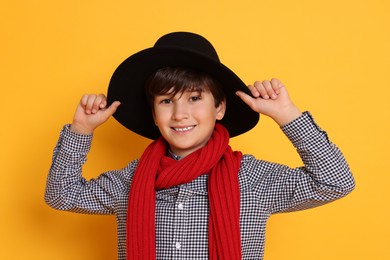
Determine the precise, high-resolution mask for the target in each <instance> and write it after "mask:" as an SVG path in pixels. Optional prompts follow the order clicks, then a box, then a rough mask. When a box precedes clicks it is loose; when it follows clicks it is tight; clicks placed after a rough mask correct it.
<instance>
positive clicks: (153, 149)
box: [127, 124, 242, 260]
mask: <svg viewBox="0 0 390 260" xmlns="http://www.w3.org/2000/svg"><path fill="white" fill-rule="evenodd" d="M167 148H168V146H167V143H166V141H165V140H164V139H163V138H162V137H160V138H159V139H157V140H155V141H154V142H152V143H151V144H150V145H149V146H148V147H147V148H146V150H145V152H144V153H143V154H142V156H141V159H140V161H139V163H138V166H137V169H136V171H135V174H134V178H133V181H132V185H131V189H130V192H129V205H128V211H127V259H132V260H133V259H136V260H155V259H156V237H155V207H156V190H162V189H168V188H170V187H173V186H177V185H180V184H184V183H189V182H191V181H193V180H195V179H196V178H198V177H199V176H201V175H203V174H205V173H206V174H207V173H208V174H209V182H208V196H209V203H210V217H209V232H208V233H209V259H212V260H216V259H234V260H238V259H241V238H240V189H239V184H238V170H239V167H240V162H241V157H242V154H241V152H233V151H232V149H231V148H230V146H229V133H228V131H227V130H226V129H225V127H223V126H222V125H220V124H216V126H215V129H214V132H213V135H212V137H211V138H210V140H209V141H208V143H207V145H206V146H204V147H203V148H201V149H199V150H197V151H195V152H193V153H191V154H190V155H188V156H186V157H185V158H183V159H182V160H179V161H175V160H173V159H171V158H169V157H167V156H166V151H167Z"/></svg>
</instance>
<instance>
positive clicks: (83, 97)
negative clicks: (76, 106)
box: [80, 94, 88, 108]
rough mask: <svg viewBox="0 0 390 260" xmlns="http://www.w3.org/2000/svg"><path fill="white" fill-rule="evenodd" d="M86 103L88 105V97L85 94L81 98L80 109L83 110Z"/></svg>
mask: <svg viewBox="0 0 390 260" xmlns="http://www.w3.org/2000/svg"><path fill="white" fill-rule="evenodd" d="M87 103H88V95H87V94H85V95H83V96H82V97H81V100H80V105H81V107H83V108H85V107H86V106H87Z"/></svg>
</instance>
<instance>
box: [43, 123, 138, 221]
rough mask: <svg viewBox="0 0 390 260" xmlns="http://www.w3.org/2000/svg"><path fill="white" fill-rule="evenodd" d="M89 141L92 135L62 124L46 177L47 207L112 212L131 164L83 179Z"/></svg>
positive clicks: (128, 178) (96, 212)
mask: <svg viewBox="0 0 390 260" xmlns="http://www.w3.org/2000/svg"><path fill="white" fill-rule="evenodd" d="M91 143H92V135H80V134H77V133H74V132H72V131H71V130H70V126H69V125H66V126H64V128H63V129H62V131H61V134H60V138H59V140H58V142H57V145H56V147H55V149H54V153H53V158H52V165H51V167H50V170H49V174H48V177H47V183H46V190H45V201H46V203H47V204H48V205H49V206H51V207H53V208H55V209H58V210H66V211H72V212H78V213H88V214H114V211H115V204H116V201H117V199H118V198H119V196H121V194H123V192H126V191H127V189H128V187H129V186H130V185H129V182H130V181H131V177H132V173H133V172H134V170H135V163H130V164H129V165H128V166H127V167H126V168H123V169H121V170H119V171H109V172H106V173H103V174H101V175H100V176H98V177H97V178H95V179H91V180H89V181H87V180H86V179H85V178H83V177H82V166H83V164H84V163H85V162H86V158H87V154H88V152H89V150H90V147H91Z"/></svg>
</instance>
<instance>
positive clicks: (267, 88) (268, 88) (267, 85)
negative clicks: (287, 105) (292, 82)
mask: <svg viewBox="0 0 390 260" xmlns="http://www.w3.org/2000/svg"><path fill="white" fill-rule="evenodd" d="M263 86H264V88H265V91H266V92H267V95H268V96H269V97H271V99H276V98H277V97H278V96H277V95H276V92H275V91H274V89H273V87H272V84H271V82H270V81H268V80H264V81H263Z"/></svg>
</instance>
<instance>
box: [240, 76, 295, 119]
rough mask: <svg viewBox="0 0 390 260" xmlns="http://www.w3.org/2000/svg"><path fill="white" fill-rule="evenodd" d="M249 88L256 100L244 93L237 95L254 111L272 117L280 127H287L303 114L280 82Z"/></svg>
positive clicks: (268, 82)
mask: <svg viewBox="0 0 390 260" xmlns="http://www.w3.org/2000/svg"><path fill="white" fill-rule="evenodd" d="M248 87H249V90H250V91H251V93H252V95H253V96H254V98H253V97H251V96H249V95H247V94H245V93H244V92H242V91H237V93H236V94H237V95H238V96H239V97H240V98H241V99H242V100H243V101H244V102H245V103H246V104H247V105H248V106H249V107H250V108H252V109H253V110H254V111H256V112H258V113H261V114H264V115H266V116H269V117H271V118H272V119H273V120H275V121H276V123H278V124H279V125H280V126H283V125H286V124H287V123H289V122H291V121H292V120H294V119H295V118H297V117H299V116H300V115H301V114H302V113H301V111H300V110H299V109H298V108H297V107H296V106H295V105H294V103H293V102H292V101H291V99H290V97H289V95H288V93H287V90H286V88H285V86H284V85H283V83H282V82H281V81H280V80H278V79H272V80H271V81H268V80H264V81H262V82H260V81H256V82H255V83H254V84H253V85H249V86H248Z"/></svg>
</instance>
